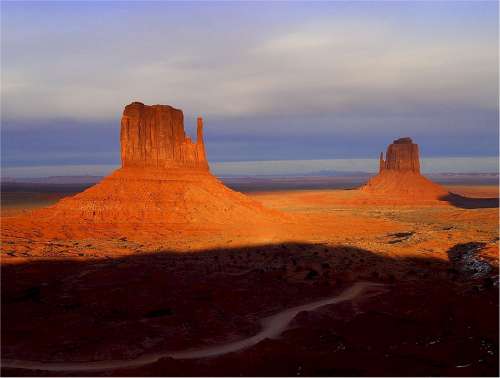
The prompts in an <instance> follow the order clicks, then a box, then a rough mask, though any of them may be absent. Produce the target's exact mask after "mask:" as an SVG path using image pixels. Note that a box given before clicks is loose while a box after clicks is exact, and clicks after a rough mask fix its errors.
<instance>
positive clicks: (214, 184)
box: [11, 102, 286, 238]
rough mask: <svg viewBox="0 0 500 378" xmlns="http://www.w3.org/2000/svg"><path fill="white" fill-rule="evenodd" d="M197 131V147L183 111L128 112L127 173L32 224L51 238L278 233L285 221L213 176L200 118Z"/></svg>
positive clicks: (124, 129)
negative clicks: (264, 231)
mask: <svg viewBox="0 0 500 378" xmlns="http://www.w3.org/2000/svg"><path fill="white" fill-rule="evenodd" d="M197 126H198V138H197V141H196V143H193V142H192V141H191V139H190V138H189V137H188V136H186V133H185V131H184V116H183V113H182V111H181V110H178V109H175V108H173V107H171V106H166V105H153V106H147V105H144V104H142V103H140V102H133V103H132V104H130V105H127V106H126V107H125V110H124V112H123V117H122V121H121V138H120V139H121V159H122V167H121V168H120V169H117V170H116V171H114V172H113V173H112V174H111V175H109V176H107V177H105V178H104V179H103V180H102V181H101V182H99V183H98V184H96V185H94V186H93V187H91V188H89V189H87V190H85V191H83V192H81V193H79V194H77V195H75V196H73V197H68V198H64V199H62V200H61V201H59V202H58V203H57V204H55V205H53V206H51V207H48V208H45V209H40V210H37V211H34V212H33V213H32V214H31V215H30V216H31V225H32V226H33V227H35V228H37V229H38V230H39V232H38V233H39V234H41V235H43V236H45V237H53V238H75V237H77V238H82V237H86V236H87V235H89V237H93V236H96V235H97V236H107V237H109V236H110V235H112V236H127V237H129V238H134V237H136V236H138V235H143V236H144V235H146V236H147V237H158V236H159V235H165V234H171V235H174V236H179V235H181V234H182V232H190V231H191V232H202V233H205V234H208V235H210V234H211V232H213V231H214V230H219V231H220V230H223V231H226V230H228V229H231V230H234V229H237V231H238V233H239V234H243V235H245V234H246V233H252V232H257V231H259V230H266V231H269V234H272V232H273V231H272V230H273V229H274V228H276V227H278V224H279V222H277V220H281V219H284V218H286V216H285V215H283V214H282V213H280V212H278V211H275V210H271V209H266V208H264V207H263V206H262V205H261V204H260V203H258V202H256V201H254V200H251V199H250V198H248V197H246V196H245V195H243V194H241V193H238V192H235V191H233V190H231V189H229V188H227V187H226V186H224V185H223V184H222V183H221V182H220V181H219V180H218V179H217V178H216V177H214V176H213V175H212V174H211V173H210V171H209V167H208V163H207V159H206V153H205V146H204V142H203V120H202V119H201V118H198V125H197ZM11 225H13V227H16V226H15V223H12V224H11ZM278 228H279V227H278ZM12 231H14V230H12ZM174 236H173V237H174Z"/></svg>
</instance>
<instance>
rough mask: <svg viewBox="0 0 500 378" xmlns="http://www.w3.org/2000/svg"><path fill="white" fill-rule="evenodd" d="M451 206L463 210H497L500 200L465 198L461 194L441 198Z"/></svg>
mask: <svg viewBox="0 0 500 378" xmlns="http://www.w3.org/2000/svg"><path fill="white" fill-rule="evenodd" d="M439 199H440V200H442V201H446V202H448V203H449V204H451V205H453V206H455V207H459V208H461V209H495V208H498V202H499V199H498V197H497V198H472V197H464V196H461V195H459V194H455V193H450V194H448V195H446V196H442V197H440V198H439Z"/></svg>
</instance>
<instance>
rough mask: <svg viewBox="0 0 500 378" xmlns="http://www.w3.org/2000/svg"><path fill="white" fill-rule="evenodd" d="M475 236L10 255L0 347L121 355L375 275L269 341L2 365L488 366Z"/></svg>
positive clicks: (231, 371)
mask: <svg viewBox="0 0 500 378" xmlns="http://www.w3.org/2000/svg"><path fill="white" fill-rule="evenodd" d="M484 247H485V246H484V245H483V244H481V243H477V244H474V243H473V244H463V245H456V246H455V247H453V248H451V249H450V250H449V251H448V256H449V261H448V262H446V261H443V260H440V259H433V258H388V257H383V256H380V255H377V254H376V253H373V252H371V251H368V250H363V249H359V248H353V247H348V246H342V245H338V246H326V245H322V244H321V243H318V244H310V243H283V244H276V245H262V246H257V247H248V248H231V249H226V250H221V249H218V250H207V251H198V252H196V253H179V251H175V252H174V251H163V252H156V253H146V254H138V255H130V256H125V257H122V258H109V259H76V258H74V259H69V260H58V259H52V260H45V259H39V260H37V259H29V260H28V259H26V260H23V259H19V260H18V259H11V260H9V263H8V264H4V265H3V266H2V330H3V332H2V336H3V337H2V359H3V360H7V361H8V360H9V359H15V360H21V361H52V362H57V361H64V362H71V361H107V360H128V359H134V358H137V357H139V356H141V355H144V354H148V353H154V352H162V351H175V350H185V349H189V348H193V347H202V346H209V345H222V344H225V343H228V342H232V341H236V340H239V339H243V338H245V337H249V336H252V335H254V334H256V333H257V332H258V331H259V329H260V323H259V320H260V319H261V318H264V317H266V316H269V315H272V314H274V313H277V312H279V311H281V310H283V309H286V308H289V307H292V306H296V305H300V304H304V303H308V302H310V301H313V300H316V299H320V298H325V297H329V296H332V295H335V294H338V293H339V292H341V291H342V289H344V288H346V287H349V286H350V285H351V284H353V283H355V282H359V281H372V282H378V283H383V284H385V286H383V287H382V288H381V289H380V290H375V291H373V292H368V293H366V294H365V295H360V296H359V297H357V298H355V299H354V300H352V301H345V302H341V303H339V304H332V305H327V306H324V307H321V308H319V309H317V310H315V311H310V312H301V313H299V314H298V315H297V316H296V317H295V319H294V320H293V321H292V322H291V324H290V325H289V327H288V328H287V329H286V330H285V331H284V332H283V333H282V334H281V335H280V336H279V337H278V338H275V339H266V340H264V341H262V342H260V343H258V344H257V345H255V346H253V347H250V348H248V349H245V350H241V351H238V352H234V353H229V354H225V355H221V356H217V357H211V358H200V359H190V360H182V359H180V360H175V359H172V358H161V359H159V360H158V361H157V362H154V363H152V364H148V365H144V366H139V367H135V368H115V369H112V370H103V371H85V372H71V371H63V372H57V371H41V370H38V371H36V370H27V369H11V368H3V369H2V374H3V375H47V376H54V375H106V376H107V375H118V376H120V375H131V376H141V375H152V376H159V375H162V376H164V375H173V376H180V375H184V376H185V375H188V376H207V375H208V376H212V375H223V376H239V375H250V376H252V375H271V376H273V375H288V376H300V375H304V376H335V375H340V376H354V375H372V376H373V375H375V376H376V375H403V376H404V375H411V376H414V375H425V376H430V375H433V376H436V375H451V376H496V375H498V373H499V371H498V341H499V340H498V269H497V268H496V267H494V266H491V265H490V264H488V262H487V260H485V259H483V258H481V250H482V248H484Z"/></svg>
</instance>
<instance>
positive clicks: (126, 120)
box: [120, 102, 208, 170]
mask: <svg viewBox="0 0 500 378" xmlns="http://www.w3.org/2000/svg"><path fill="white" fill-rule="evenodd" d="M120 142H121V157H122V167H123V168H126V167H155V168H192V169H193V168H194V169H203V170H208V163H207V159H206V154H205V145H204V143H203V121H202V119H201V118H198V140H197V141H196V143H193V142H192V141H191V138H189V137H188V136H186V133H185V132H184V115H183V113H182V110H179V109H175V108H173V107H171V106H168V105H152V106H148V105H144V104H142V103H140V102H133V103H131V104H130V105H127V106H126V107H125V110H124V111H123V117H122V120H121V133H120Z"/></svg>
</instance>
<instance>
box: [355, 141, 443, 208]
mask: <svg viewBox="0 0 500 378" xmlns="http://www.w3.org/2000/svg"><path fill="white" fill-rule="evenodd" d="M360 190H361V191H362V192H366V193H369V194H371V195H374V196H385V197H391V198H406V199H415V200H419V199H421V200H435V199H440V198H442V197H444V196H446V195H447V194H448V191H446V189H444V188H443V187H442V186H440V185H438V184H435V183H433V182H432V181H430V180H429V179H427V178H426V177H424V176H422V175H421V174H420V157H419V151H418V145H417V144H415V143H413V141H412V140H411V138H407V137H406V138H399V139H396V140H394V141H393V143H392V144H390V145H389V147H388V148H387V152H386V154H385V160H384V154H383V153H381V154H380V166H379V173H378V175H376V176H374V177H372V178H371V179H370V180H369V181H368V182H367V183H366V185H364V186H363V187H361V189H360Z"/></svg>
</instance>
